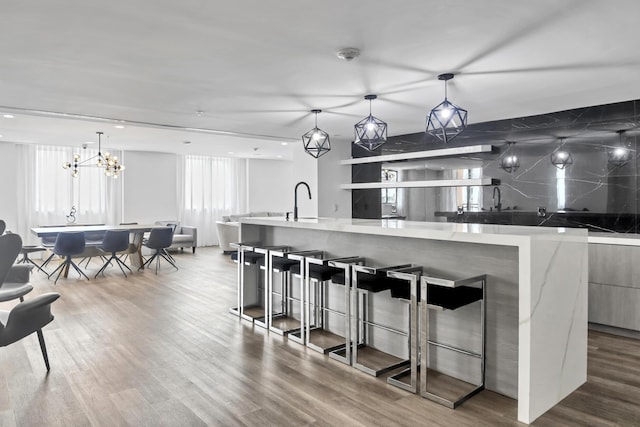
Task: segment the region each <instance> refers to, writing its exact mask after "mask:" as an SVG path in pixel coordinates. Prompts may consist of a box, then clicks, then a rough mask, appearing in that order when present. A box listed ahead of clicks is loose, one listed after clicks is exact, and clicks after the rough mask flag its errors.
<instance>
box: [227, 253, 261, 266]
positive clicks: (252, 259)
mask: <svg viewBox="0 0 640 427" xmlns="http://www.w3.org/2000/svg"><path fill="white" fill-rule="evenodd" d="M231 259H232V260H234V261H238V252H233V253H232V254H231ZM260 260H264V254H259V253H257V252H248V251H247V252H245V253H244V262H248V263H249V264H256V263H257V262H258V261H260Z"/></svg>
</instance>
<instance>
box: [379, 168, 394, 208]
mask: <svg viewBox="0 0 640 427" xmlns="http://www.w3.org/2000/svg"><path fill="white" fill-rule="evenodd" d="M381 181H382V182H397V181H398V171H395V170H391V169H382V176H381ZM397 196H398V189H397V188H383V189H382V204H390V205H395V204H396V203H397Z"/></svg>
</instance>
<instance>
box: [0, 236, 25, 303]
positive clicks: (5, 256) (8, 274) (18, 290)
mask: <svg viewBox="0 0 640 427" xmlns="http://www.w3.org/2000/svg"><path fill="white" fill-rule="evenodd" d="M20 248H22V238H21V237H20V236H19V235H18V234H4V235H2V236H0V302H2V301H11V300H14V299H18V298H19V299H20V301H22V300H24V298H23V297H24V295H26V294H28V293H29V292H31V290H32V289H33V286H31V284H29V273H30V271H31V268H32V267H31V266H29V265H14V264H13V263H14V261H15V260H16V258H17V257H18V254H19V253H20Z"/></svg>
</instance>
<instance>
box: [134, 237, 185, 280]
mask: <svg viewBox="0 0 640 427" xmlns="http://www.w3.org/2000/svg"><path fill="white" fill-rule="evenodd" d="M172 240H173V230H172V229H171V227H155V228H152V229H151V233H149V239H147V241H146V242H144V243H143V245H144V246H146V247H148V248H149V249H153V250H155V253H154V254H153V255H152V256H151V257H150V258H149V259H148V260H146V261H145V262H144V264H142V265H141V266H140V267H139V268H138V270H140V269H142V268H144V267H146V266H147V265H150V264H151V263H152V262H153V260H154V259H155V260H156V274H158V267H159V265H160V258H164V259H165V260H166V261H167V262H168V263H169V264H171V265H172V266H173V268H175V269H176V270H178V266H176V263H175V260H174V259H173V258H172V257H170V256H169V254H168V253H167V248H168V247H169V246H171V242H172Z"/></svg>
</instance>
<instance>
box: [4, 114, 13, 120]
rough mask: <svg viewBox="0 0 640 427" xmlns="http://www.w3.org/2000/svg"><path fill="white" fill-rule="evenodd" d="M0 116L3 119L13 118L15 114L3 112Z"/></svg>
mask: <svg viewBox="0 0 640 427" xmlns="http://www.w3.org/2000/svg"><path fill="white" fill-rule="evenodd" d="M2 117H4V118H5V119H13V118H14V117H15V116H14V115H13V114H4V115H3V116H2Z"/></svg>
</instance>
